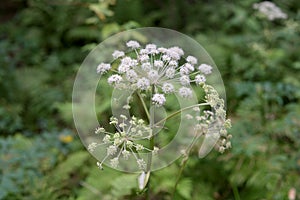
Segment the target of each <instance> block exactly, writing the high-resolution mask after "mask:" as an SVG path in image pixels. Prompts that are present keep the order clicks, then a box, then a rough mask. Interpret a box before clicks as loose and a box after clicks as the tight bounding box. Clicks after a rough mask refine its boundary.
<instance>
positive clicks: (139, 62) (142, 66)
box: [97, 40, 213, 106]
mask: <svg viewBox="0 0 300 200" xmlns="http://www.w3.org/2000/svg"><path fill="white" fill-rule="evenodd" d="M126 46H127V47H128V48H129V53H128V54H127V53H126V54H125V53H124V51H119V50H115V51H114V52H113V54H112V56H113V58H114V61H113V62H114V63H116V65H117V66H116V67H114V69H112V68H111V65H110V64H106V63H101V64H100V65H99V66H98V68H97V72H98V73H100V74H104V73H106V72H107V71H108V70H111V71H113V72H117V73H115V74H112V75H111V76H110V77H109V78H108V83H109V84H110V85H112V86H113V87H116V88H119V89H133V90H136V89H138V90H140V91H142V92H148V91H152V95H153V96H152V97H151V99H152V102H153V104H155V105H157V106H163V105H164V104H165V102H166V96H165V95H168V94H172V93H177V94H179V96H181V97H182V98H191V97H192V96H193V92H192V89H191V87H192V84H193V83H196V85H201V84H205V82H206V76H207V75H209V74H210V73H212V69H213V67H212V66H210V65H208V64H206V63H202V64H200V65H197V64H198V59H197V58H196V57H194V56H192V55H188V56H187V57H186V58H184V51H183V50H182V49H181V48H179V47H177V46H174V47H170V48H164V47H158V46H157V45H156V44H146V45H145V47H144V48H143V47H142V46H141V45H140V44H139V43H138V42H137V41H133V40H131V41H128V42H127V43H126ZM132 52H133V53H132ZM129 55H130V56H129ZM114 63H113V64H114ZM113 64H112V65H113ZM153 91H155V92H153Z"/></svg>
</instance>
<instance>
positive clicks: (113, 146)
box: [106, 145, 117, 156]
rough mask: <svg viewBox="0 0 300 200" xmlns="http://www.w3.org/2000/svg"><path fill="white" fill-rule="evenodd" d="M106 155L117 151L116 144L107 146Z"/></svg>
mask: <svg viewBox="0 0 300 200" xmlns="http://www.w3.org/2000/svg"><path fill="white" fill-rule="evenodd" d="M106 150H107V155H111V156H112V155H114V154H115V153H117V146H115V145H110V146H109V147H107V149H106Z"/></svg>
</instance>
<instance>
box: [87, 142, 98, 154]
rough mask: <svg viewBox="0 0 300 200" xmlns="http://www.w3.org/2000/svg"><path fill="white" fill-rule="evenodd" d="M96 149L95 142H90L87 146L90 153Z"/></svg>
mask: <svg viewBox="0 0 300 200" xmlns="http://www.w3.org/2000/svg"><path fill="white" fill-rule="evenodd" d="M96 147H97V143H96V142H92V143H91V144H89V146H88V150H89V151H90V152H93V151H94V150H95V149H96Z"/></svg>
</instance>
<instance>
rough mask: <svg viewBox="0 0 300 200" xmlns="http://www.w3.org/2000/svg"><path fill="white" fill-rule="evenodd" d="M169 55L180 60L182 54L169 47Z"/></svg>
mask: <svg viewBox="0 0 300 200" xmlns="http://www.w3.org/2000/svg"><path fill="white" fill-rule="evenodd" d="M167 55H168V56H170V57H171V58H172V59H174V60H180V55H179V54H178V53H177V52H176V51H174V50H172V49H168V51H167Z"/></svg>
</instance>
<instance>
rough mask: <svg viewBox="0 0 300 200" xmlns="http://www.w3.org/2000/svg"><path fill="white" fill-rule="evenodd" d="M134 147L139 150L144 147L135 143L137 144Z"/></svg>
mask: <svg viewBox="0 0 300 200" xmlns="http://www.w3.org/2000/svg"><path fill="white" fill-rule="evenodd" d="M135 148H136V150H137V151H141V150H143V149H144V146H143V145H141V144H137V145H136V146H135Z"/></svg>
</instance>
